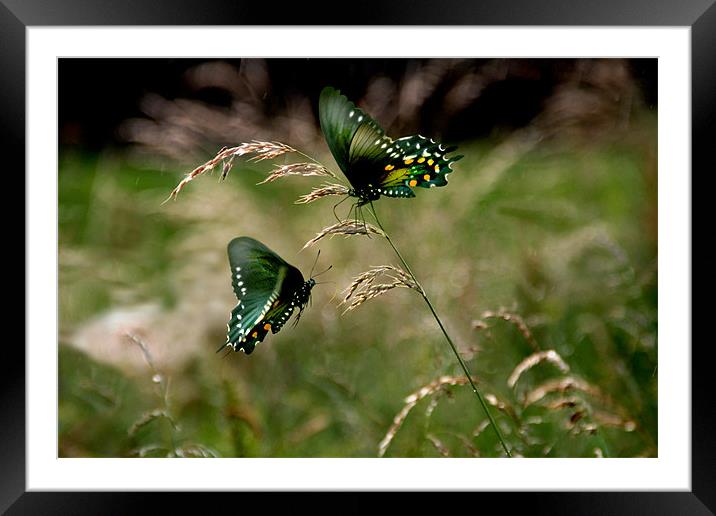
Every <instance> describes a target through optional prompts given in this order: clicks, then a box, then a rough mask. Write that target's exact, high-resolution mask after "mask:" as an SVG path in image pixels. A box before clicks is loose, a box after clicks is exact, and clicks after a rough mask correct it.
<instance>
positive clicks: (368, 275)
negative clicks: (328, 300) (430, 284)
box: [341, 265, 421, 313]
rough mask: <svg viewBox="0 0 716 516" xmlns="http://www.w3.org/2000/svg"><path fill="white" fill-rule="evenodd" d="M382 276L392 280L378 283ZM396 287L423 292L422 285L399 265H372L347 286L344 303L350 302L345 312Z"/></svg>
mask: <svg viewBox="0 0 716 516" xmlns="http://www.w3.org/2000/svg"><path fill="white" fill-rule="evenodd" d="M381 276H383V277H386V278H388V279H390V280H392V281H391V282H390V283H378V284H376V283H375V282H376V280H378V278H380V277H381ZM394 288H410V289H413V290H415V291H417V292H421V290H420V287H419V286H418V285H417V284H416V283H415V281H413V279H412V278H411V277H410V275H409V274H408V273H407V272H405V271H404V270H403V269H400V268H399V267H393V266H392V265H378V266H374V267H371V268H370V269H369V270H367V271H365V272H363V273H361V274H359V275H358V276H356V277H355V278H353V281H352V282H351V284H350V285H349V286H348V288H346V290H345V292H346V295H345V297H344V298H343V301H342V302H341V303H342V304H347V303H348V302H349V301H350V304H348V307H347V308H346V309H345V311H344V313H345V312H348V311H350V310H353V309H355V308H358V307H359V306H360V305H362V304H363V303H365V302H366V301H368V300H370V299H373V298H376V297H378V296H380V295H382V294H385V293H386V292H389V291H391V290H393V289H394Z"/></svg>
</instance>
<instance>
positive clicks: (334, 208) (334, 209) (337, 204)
mask: <svg viewBox="0 0 716 516" xmlns="http://www.w3.org/2000/svg"><path fill="white" fill-rule="evenodd" d="M349 197H350V195H346V196H345V197H344V198H343V199H341V200H340V201H338V202H337V203H336V204H334V205H333V216H334V217H335V218H336V220H337V221H338V222H341V219H339V218H338V215H337V214H336V208H338V206H340V205H341V204H342V203H343V202H344V201H345V200H346V199H348V198H349ZM348 213H349V214H350V212H348Z"/></svg>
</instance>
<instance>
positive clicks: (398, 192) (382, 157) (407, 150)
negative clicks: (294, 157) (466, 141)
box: [318, 87, 462, 206]
mask: <svg viewBox="0 0 716 516" xmlns="http://www.w3.org/2000/svg"><path fill="white" fill-rule="evenodd" d="M318 111H319V118H320V123H321V130H322V131H323V134H324V136H325V138H326V142H327V143H328V147H329V149H330V151H331V153H332V154H333V157H334V158H335V160H336V162H337V163H338V166H339V167H340V168H341V170H342V171H343V173H344V174H345V176H346V178H347V179H348V181H349V182H350V183H351V186H352V188H351V189H350V190H349V192H348V194H349V195H351V196H353V197H357V198H358V206H362V205H364V204H368V203H370V202H372V201H375V200H378V199H379V198H380V197H381V196H386V197H415V193H414V192H413V188H415V187H421V188H434V187H436V186H445V185H446V184H447V178H446V176H447V174H449V173H450V172H452V164H453V163H454V162H455V161H457V160H459V159H460V158H462V156H452V157H448V156H447V154H448V153H450V152H452V151H454V150H455V149H456V148H457V147H444V146H443V145H442V144H441V143H438V142H436V141H434V140H432V139H428V138H425V137H424V136H421V135H414V136H406V137H403V138H398V139H396V140H393V139H392V138H390V137H389V136H387V135H386V134H385V131H384V130H383V129H382V128H381V127H380V126H379V125H378V124H377V123H376V122H375V120H373V119H372V118H371V117H370V116H368V115H367V114H366V113H364V112H363V111H362V110H361V109H359V108H357V107H356V106H355V104H354V103H353V102H351V101H349V100H348V99H347V98H346V97H345V96H344V95H341V94H340V92H339V91H338V90H335V89H333V88H330V87H327V88H324V89H323V91H322V92H321V96H320V99H319V107H318Z"/></svg>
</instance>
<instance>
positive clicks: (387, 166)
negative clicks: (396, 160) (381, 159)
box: [385, 165, 395, 172]
mask: <svg viewBox="0 0 716 516" xmlns="http://www.w3.org/2000/svg"><path fill="white" fill-rule="evenodd" d="M394 168H395V167H394V166H393V165H386V166H385V170H387V171H388V172H390V171H391V170H393V169H394Z"/></svg>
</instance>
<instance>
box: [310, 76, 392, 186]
mask: <svg viewBox="0 0 716 516" xmlns="http://www.w3.org/2000/svg"><path fill="white" fill-rule="evenodd" d="M318 116H319V119H320V123H321V131H323V136H324V137H325V138H326V143H328V148H329V149H330V150H331V154H333V157H334V158H335V160H336V163H338V166H339V167H341V170H342V171H343V173H344V174H345V176H346V177H347V178H348V181H350V183H351V185H353V187H354V188H362V187H365V186H367V185H368V184H376V183H377V181H378V179H379V178H380V175H381V168H380V166H379V165H380V163H381V162H382V161H383V160H385V159H386V157H387V156H388V153H387V152H386V151H387V149H388V148H389V147H390V145H391V143H392V141H393V140H391V139H390V138H389V137H388V136H386V135H385V131H383V129H382V128H381V127H380V126H379V125H378V124H377V123H376V121H375V120H373V119H372V118H371V117H370V116H368V115H367V114H366V113H365V112H364V111H363V110H362V109H360V108H358V107H356V105H355V104H354V103H353V102H351V101H350V100H348V98H347V97H346V96H345V95H341V93H340V92H339V91H338V90H336V89H334V88H331V87H326V88H324V89H323V91H322V92H321V96H320V98H319V101H318Z"/></svg>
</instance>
